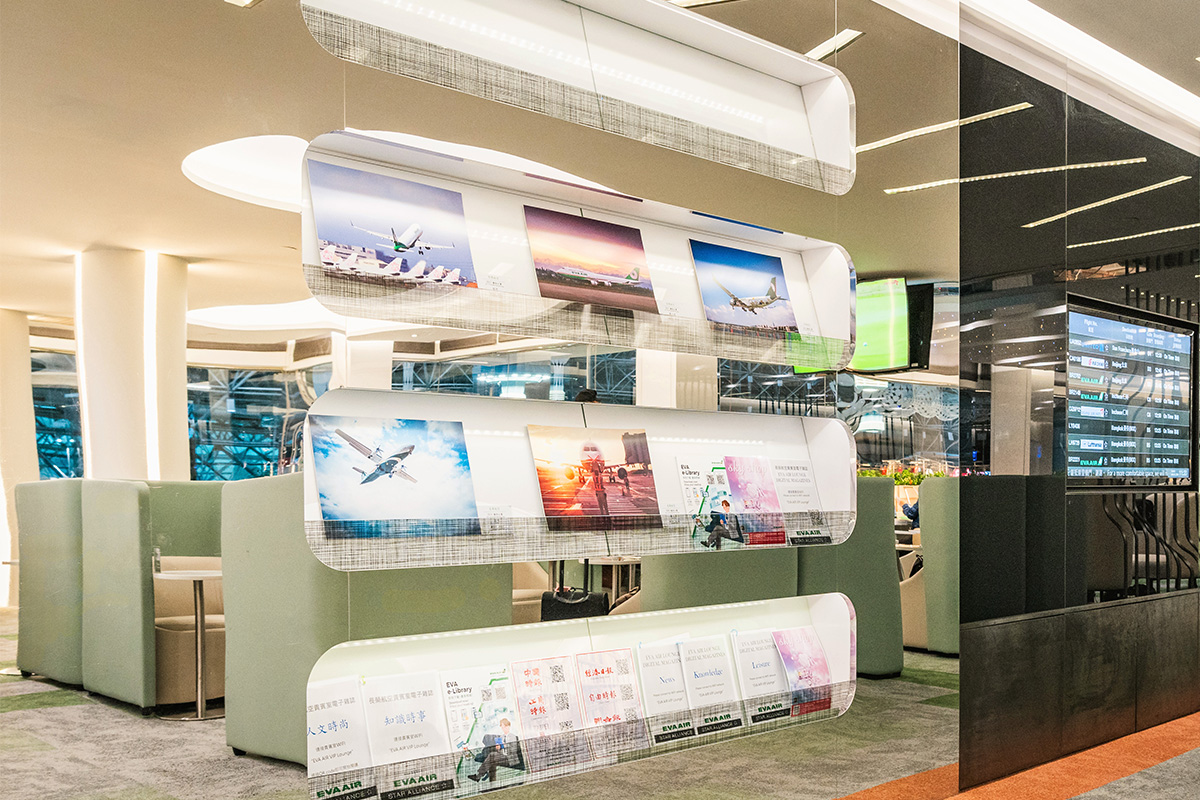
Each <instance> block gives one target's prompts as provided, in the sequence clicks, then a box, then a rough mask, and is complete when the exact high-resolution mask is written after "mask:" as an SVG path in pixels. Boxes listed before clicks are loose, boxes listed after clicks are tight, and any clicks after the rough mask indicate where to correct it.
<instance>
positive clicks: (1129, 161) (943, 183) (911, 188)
mask: <svg viewBox="0 0 1200 800" xmlns="http://www.w3.org/2000/svg"><path fill="white" fill-rule="evenodd" d="M1145 162H1146V157H1145V156H1142V157H1140V158H1122V159H1119V160H1117V161H1091V162H1088V163H1086V164H1063V165H1062V166H1058V167H1038V168H1037V169H1019V170H1016V171H1014V172H993V173H992V174H991V175H972V176H971V177H969V178H946V179H945V180H940V181H930V182H929V183H918V184H916V185H914V186H901V187H900V188H898V189H884V190H883V191H884V194H901V193H904V192H916V191H919V190H920V189H934V188H937V187H938V186H953V185H955V184H959V183H975V182H976V181H990V180H995V179H996V178H1018V177H1021V176H1023V175H1043V174H1045V173H1048V172H1067V171H1068V170H1073V169H1093V168H1096V167H1121V166H1124V165H1126V164H1144V163H1145Z"/></svg>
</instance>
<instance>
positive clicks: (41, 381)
mask: <svg viewBox="0 0 1200 800" xmlns="http://www.w3.org/2000/svg"><path fill="white" fill-rule="evenodd" d="M31 355H32V363H31V368H32V370H33V417H34V430H35V437H36V441H37V453H38V472H39V474H40V476H41V478H42V480H47V479H52V478H82V477H83V429H82V426H81V424H80V421H79V385H78V380H77V378H76V373H75V356H74V355H71V354H69V353H51V352H46V351H41V350H35V351H33V353H32V354H31Z"/></svg>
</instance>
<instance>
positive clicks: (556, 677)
mask: <svg viewBox="0 0 1200 800" xmlns="http://www.w3.org/2000/svg"><path fill="white" fill-rule="evenodd" d="M566 681H567V676H566V674H565V673H564V672H563V665H562V664H551V665H550V682H551V683H566ZM563 696H564V697H565V696H566V695H563Z"/></svg>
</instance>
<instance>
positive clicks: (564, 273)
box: [525, 206, 658, 314]
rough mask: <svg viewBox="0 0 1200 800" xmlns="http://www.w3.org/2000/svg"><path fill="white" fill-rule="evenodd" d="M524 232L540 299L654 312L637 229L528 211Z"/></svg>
mask: <svg viewBox="0 0 1200 800" xmlns="http://www.w3.org/2000/svg"><path fill="white" fill-rule="evenodd" d="M525 228H526V231H527V233H528V235H529V248H530V251H531V252H532V254H533V266H534V269H535V270H536V272H537V281H538V290H539V291H540V292H541V295H542V297H545V298H549V299H553V300H570V301H572V302H575V303H597V304H599V305H605V306H613V307H615V308H628V309H630V310H633V311H647V312H649V313H651V314H657V313H658V303H657V302H656V301H655V299H654V286H653V285H652V284H651V282H650V267H649V265H648V264H647V263H646V252H645V250H644V249H642V233H641V231H639V230H638V229H637V228H628V227H626V226H624V225H616V224H614V223H612V222H601V221H600V220H596V219H588V218H587V217H582V216H580V215H579V214H563V213H562V212H559V211H548V210H546V209H544V208H535V207H533V206H525Z"/></svg>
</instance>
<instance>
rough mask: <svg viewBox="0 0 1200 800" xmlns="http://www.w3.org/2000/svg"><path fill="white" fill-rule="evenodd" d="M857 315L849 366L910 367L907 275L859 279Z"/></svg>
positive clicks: (864, 368) (861, 368) (876, 368)
mask: <svg viewBox="0 0 1200 800" xmlns="http://www.w3.org/2000/svg"><path fill="white" fill-rule="evenodd" d="M855 317H856V323H857V325H856V331H855V335H856V337H857V341H856V342H855V345H854V357H853V358H851V359H850V365H849V367H848V369H850V370H852V371H854V372H887V371H890V370H902V369H908V366H909V360H908V288H907V286H906V284H905V281H904V278H887V279H884V280H879V281H862V282H860V283H859V284H858V290H857V295H856V300H855Z"/></svg>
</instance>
